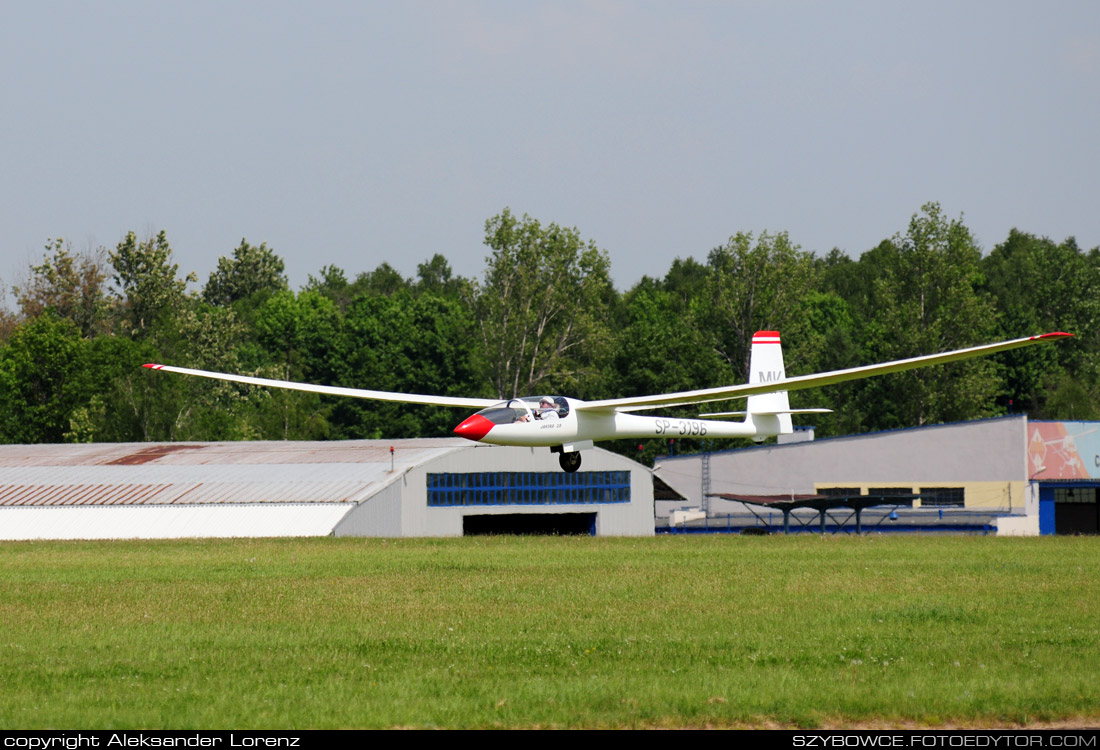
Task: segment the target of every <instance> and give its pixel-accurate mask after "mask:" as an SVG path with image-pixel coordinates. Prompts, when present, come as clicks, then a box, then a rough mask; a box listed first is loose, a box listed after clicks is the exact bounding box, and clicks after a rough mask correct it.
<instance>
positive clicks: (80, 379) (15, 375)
mask: <svg viewBox="0 0 1100 750" xmlns="http://www.w3.org/2000/svg"><path fill="white" fill-rule="evenodd" d="M87 343H88V342H87V341H84V340H83V339H81V337H80V332H79V330H78V329H77V328H76V326H75V325H74V324H73V323H72V322H71V321H68V320H62V319H61V318H59V317H58V316H57V314H56V313H55V312H54V311H53V310H52V309H51V310H47V311H46V312H44V313H43V314H41V315H39V316H38V317H36V318H31V319H29V320H27V321H26V322H24V323H23V324H22V325H20V326H19V327H17V328H16V329H15V331H14V332H13V333H12V336H11V339H10V341H9V342H8V344H7V345H6V346H4V347H2V348H0V442H5V443H60V442H62V441H63V440H64V437H65V433H66V431H67V430H68V429H69V420H70V417H71V414H72V412H73V410H74V409H75V408H76V407H77V406H79V405H81V404H83V403H86V402H87V401H88V399H89V398H90V397H91V393H90V392H89V390H88V388H87V383H86V382H85V381H86V378H85V377H84V376H85V375H86V371H85V368H84V363H83V358H84V351H85V345H86V344H87Z"/></svg>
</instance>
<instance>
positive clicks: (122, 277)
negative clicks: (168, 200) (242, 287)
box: [109, 231, 198, 338]
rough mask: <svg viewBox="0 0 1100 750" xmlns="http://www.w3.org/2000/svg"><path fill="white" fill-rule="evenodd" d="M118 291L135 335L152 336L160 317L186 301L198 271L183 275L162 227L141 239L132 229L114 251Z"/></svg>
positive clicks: (112, 263)
mask: <svg viewBox="0 0 1100 750" xmlns="http://www.w3.org/2000/svg"><path fill="white" fill-rule="evenodd" d="M109 259H110V262H111V267H112V268H113V269H114V272H115V274H114V283H115V287H116V289H115V292H114V293H115V295H116V296H117V297H118V298H119V300H120V301H121V302H122V306H123V323H124V327H125V328H126V329H128V331H129V332H130V334H131V335H133V336H135V337H139V338H142V337H145V336H148V335H149V333H150V331H151V330H152V329H153V328H155V327H156V324H157V323H158V321H159V320H161V319H162V318H164V317H166V316H170V315H171V314H172V313H173V312H174V311H175V310H176V309H178V308H179V306H180V304H181V303H182V302H183V299H184V296H185V292H186V289H187V284H188V283H189V282H192V281H197V280H198V277H196V276H195V274H194V273H190V274H188V275H187V276H186V277H185V278H183V279H181V278H179V265H178V264H175V263H173V262H172V247H171V245H169V244H168V236H167V234H165V232H164V231H161V232H160V234H158V235H157V236H156V237H155V238H150V239H147V240H143V241H138V238H137V235H136V234H134V233H133V232H130V233H129V234H127V235H126V239H124V240H123V241H122V242H120V243H118V246H117V247H116V248H115V250H114V251H113V252H112V253H111V254H110V258H109Z"/></svg>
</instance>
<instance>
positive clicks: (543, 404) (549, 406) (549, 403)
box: [539, 396, 560, 420]
mask: <svg viewBox="0 0 1100 750" xmlns="http://www.w3.org/2000/svg"><path fill="white" fill-rule="evenodd" d="M539 419H544V420H545V419H560V417H559V415H558V407H557V405H556V404H555V403H554V399H552V398H550V397H549V396H543V397H542V399H540V400H539Z"/></svg>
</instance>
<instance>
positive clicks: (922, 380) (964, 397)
mask: <svg viewBox="0 0 1100 750" xmlns="http://www.w3.org/2000/svg"><path fill="white" fill-rule="evenodd" d="M865 255H866V254H865ZM980 260H981V251H980V250H979V248H978V246H977V244H976V243H975V241H974V238H973V236H972V235H971V233H970V230H969V229H967V228H966V226H965V225H964V224H963V223H962V219H961V218H960V219H954V220H949V219H947V217H946V216H944V214H943V211H942V210H941V209H940V206H939V204H936V203H928V204H925V205H924V206H923V207H922V209H921V213H920V214H916V215H914V216H913V218H912V220H911V221H910V222H909V228H908V230H907V231H906V233H905V234H898V235H895V236H894V238H893V239H892V240H890V241H887V242H884V243H882V244H881V245H880V246H879V247H878V248H876V250H875V251H874V253H873V254H872V255H870V256H869V257H868V258H867V261H868V263H867V266H868V267H867V269H866V270H867V272H868V273H869V274H870V276H871V278H873V284H872V290H871V304H870V310H871V312H870V318H869V320H868V321H867V327H866V332H865V341H864V344H865V349H866V351H867V352H868V354H869V357H868V361H869V362H879V361H888V360H894V359H903V358H905V357H914V356H918V355H921V354H933V353H935V352H942V351H949V350H952V349H962V348H965V347H967V346H972V345H975V344H979V343H985V342H988V341H992V340H993V337H994V334H995V332H996V323H997V316H996V310H995V308H994V306H993V303H992V301H991V300H990V299H989V297H988V296H987V295H985V294H984V293H983V292H982V291H981V285H982V274H981V267H980ZM863 261H864V259H861V261H860V263H861V265H863ZM872 263H873V266H872ZM1000 390H1001V381H1000V379H999V378H998V376H997V368H996V366H995V364H994V363H993V362H992V361H991V360H988V359H984V358H983V359H978V360H973V361H970V362H962V363H956V364H952V365H945V366H940V367H934V368H922V369H918V370H911V371H909V372H905V373H899V374H896V375H891V376H888V377H885V378H875V379H873V380H869V381H866V385H865V386H864V387H863V388H862V389H861V393H862V394H863V398H866V399H867V400H868V403H870V404H873V407H869V408H868V410H867V411H868V413H869V414H871V415H872V418H873V419H875V423H874V424H872V425H867V427H878V428H885V427H907V426H911V425H921V424H927V423H930V422H943V421H956V420H962V419H973V418H977V417H984V416H990V415H992V414H994V413H996V411H997V405H996V399H997V396H998V395H999V393H1000ZM872 408H873V410H874V411H873V412H872Z"/></svg>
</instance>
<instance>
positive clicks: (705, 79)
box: [0, 0, 1100, 289]
mask: <svg viewBox="0 0 1100 750" xmlns="http://www.w3.org/2000/svg"><path fill="white" fill-rule="evenodd" d="M0 63H2V70H3V76H2V78H0V102H2V107H3V109H2V116H0V175H2V177H0V191H2V193H0V232H2V234H0V239H2V241H3V247H4V249H5V252H4V260H3V263H0V278H2V279H3V281H4V282H6V283H8V284H11V283H12V282H13V281H15V280H16V279H17V277H18V275H19V273H20V272H21V269H23V268H25V267H26V266H27V263H28V261H37V260H39V259H40V258H41V255H42V246H43V245H44V244H45V242H46V240H47V238H51V237H59V236H60V237H64V238H66V239H68V240H70V241H71V242H72V243H73V245H74V247H75V248H76V249H85V248H87V247H89V246H98V245H104V246H107V247H111V248H113V247H114V246H115V245H116V244H117V243H118V241H119V240H120V239H121V238H122V236H123V235H125V233H126V232H127V231H129V230H133V231H136V232H137V233H138V234H139V235H150V234H155V233H156V232H157V231H159V230H161V229H164V230H166V231H167V233H168V238H169V240H170V241H171V243H172V246H173V248H174V250H175V253H176V260H177V261H178V262H179V263H180V270H181V272H184V273H186V272H188V271H195V272H197V273H198V275H199V277H200V280H201V281H202V282H205V281H206V279H207V277H208V276H209V274H210V272H211V271H212V270H213V269H214V267H215V265H216V263H217V259H218V257H220V256H222V255H230V254H231V252H232V250H233V248H235V247H236V246H237V244H238V243H239V242H240V240H241V238H242V237H247V238H248V240H249V241H250V242H252V243H254V244H258V243H260V242H267V243H268V245H269V246H271V247H272V248H274V250H275V251H276V252H277V253H278V254H280V255H281V256H282V257H283V258H284V259H285V260H286V263H287V271H288V273H289V276H290V281H291V284H292V285H293V286H294V287H298V286H300V285H302V284H303V283H305V281H306V279H307V276H308V275H309V274H310V273H313V274H314V275H316V274H317V272H318V270H319V269H320V268H321V266H323V265H325V264H329V263H332V264H335V265H338V266H340V267H342V268H344V269H345V270H346V271H347V272H348V275H349V277H350V276H354V275H355V274H356V273H358V272H360V271H366V270H371V269H373V268H375V267H376V266H378V265H379V264H380V263H382V262H383V261H385V262H388V263H390V264H391V265H393V266H394V267H396V268H397V269H398V270H399V271H401V272H402V273H404V274H405V275H408V276H411V275H413V274H415V272H416V265H417V263H420V262H422V261H424V260H426V259H427V258H429V257H431V256H432V255H433V254H434V253H442V254H443V255H444V256H446V257H447V258H448V260H450V262H451V264H452V266H453V267H454V269H455V271H456V272H458V273H460V274H463V275H467V276H474V275H480V274H481V272H482V270H483V268H484V260H485V255H486V254H487V250H486V248H485V247H484V245H483V244H482V242H483V238H484V224H485V220H486V219H488V218H489V217H491V216H493V215H495V214H497V213H499V212H500V211H501V210H502V209H503V208H504V207H505V206H508V207H511V209H512V211H513V212H514V213H517V214H523V213H527V214H530V215H531V216H533V217H535V218H537V219H539V220H540V221H542V222H544V223H545V222H551V221H553V222H557V223H558V224H564V225H569V226H575V227H577V228H578V229H579V230H580V232H581V234H582V235H583V236H584V237H585V238H586V239H592V240H594V241H595V242H596V243H597V244H598V245H599V246H600V247H602V248H604V249H605V250H607V251H608V252H609V254H610V256H611V261H612V275H613V277H614V279H615V281H616V284H617V286H618V287H619V288H620V289H625V288H628V287H629V286H631V285H632V284H634V283H635V282H636V281H637V280H638V279H639V278H640V277H641V276H642V275H643V274H648V275H651V276H663V275H664V273H665V272H666V271H667V270H668V267H669V265H670V263H671V262H672V260H673V259H674V258H676V257H678V256H679V257H686V256H695V257H696V258H699V259H705V257H706V254H707V252H708V251H709V250H710V249H711V248H713V247H715V246H717V245H719V244H721V243H723V242H724V241H725V240H726V239H727V238H728V237H729V236H730V235H731V234H733V233H735V232H738V231H752V232H760V231H761V230H770V231H780V230H785V231H788V232H789V233H790V235H791V238H792V240H793V241H794V242H796V243H798V244H799V245H801V246H802V247H803V248H804V249H807V250H813V251H815V252H819V253H823V252H827V251H828V250H829V249H831V248H833V247H839V248H841V249H843V250H845V251H847V252H848V253H850V254H851V255H853V256H858V255H859V253H861V252H863V251H864V250H866V249H868V248H870V247H872V246H874V245H875V244H877V243H878V242H879V241H880V240H882V239H884V238H886V237H889V236H891V235H893V234H894V233H896V232H900V231H904V229H905V227H906V226H907V223H908V221H909V218H910V216H911V215H912V214H914V213H916V212H917V211H918V210H919V209H920V206H921V205H922V204H923V203H925V202H927V201H938V202H940V204H941V205H942V206H943V208H944V210H945V212H946V213H947V214H948V216H951V217H957V216H959V215H960V214H962V215H963V216H964V221H965V223H966V224H967V226H969V227H970V228H971V230H972V231H973V232H974V233H975V234H976V236H977V237H978V240H979V242H980V243H981V244H982V246H983V247H984V248H985V250H986V251H988V250H990V249H992V248H993V246H994V245H996V244H997V243H999V242H1001V241H1003V240H1004V238H1005V237H1006V236H1007V234H1008V231H1009V229H1010V228H1012V227H1013V226H1015V227H1019V228H1020V229H1023V230H1025V231H1028V232H1032V233H1034V234H1038V235H1046V236H1049V237H1051V238H1053V239H1055V240H1059V241H1060V240H1062V239H1064V238H1065V237H1067V236H1070V235H1074V236H1076V237H1077V239H1078V242H1079V243H1080V244H1081V245H1082V246H1084V247H1090V248H1091V247H1094V246H1096V245H1098V244H1100V136H1098V134H1100V2H1096V0H1080V1H1071V0H1058V1H1056V2H1048V3H1039V2H1008V1H1006V0H989V1H986V0H983V1H981V2H978V1H973V2H965V1H963V2H960V0H952V1H951V2H930V1H929V0H920V2H909V3H902V2H881V1H880V0H874V1H870V2H839V1H837V2H820V3H816V2H815V3H810V2H804V3H799V2H764V1H760V2H749V1H744V2H737V1H734V0H729V1H727V2H693V1H692V0H678V1H676V2H673V1H672V0H668V1H667V2H627V1H623V2H619V1H618V0H606V1H592V2H546V3H534V2H517V0H510V1H507V2H488V1H486V2H478V1H475V0H456V1H455V2H446V1H444V0H432V1H425V2H419V1H416V0H400V2H398V1H396V0H395V1H394V2H378V3H375V2H365V1H364V0H357V1H347V2H337V1H335V0H333V1H326V0H319V1H318V2H311V3H304V2H300V1H298V2H282V1H279V0H264V1H263V2H243V1H233V0H229V1H227V0H218V1H217V2H207V1H205V0H187V2H149V0H139V1H137V2H112V1H110V0H98V1H96V2H87V1H81V2H50V1H49V0H46V1H35V2H31V1H30V0H26V1H25V2H21V1H19V0H3V4H2V6H0Z"/></svg>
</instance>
